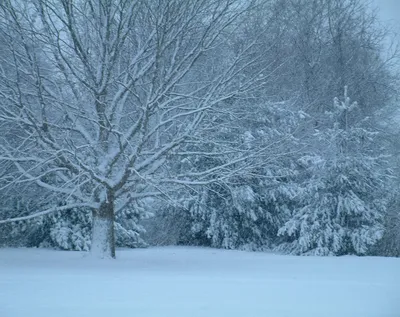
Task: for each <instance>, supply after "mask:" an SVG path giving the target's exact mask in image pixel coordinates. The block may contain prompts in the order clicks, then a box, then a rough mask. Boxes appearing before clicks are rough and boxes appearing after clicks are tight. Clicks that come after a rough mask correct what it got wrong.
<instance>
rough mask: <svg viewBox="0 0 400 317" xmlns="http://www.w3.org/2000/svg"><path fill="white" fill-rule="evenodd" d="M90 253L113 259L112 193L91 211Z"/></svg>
mask: <svg viewBox="0 0 400 317" xmlns="http://www.w3.org/2000/svg"><path fill="white" fill-rule="evenodd" d="M91 253H92V254H93V255H94V256H96V257H101V258H107V257H108V258H110V257H111V258H113V259H115V233H114V195H113V194H112V193H110V192H109V193H107V201H105V202H103V203H102V204H101V205H100V208H99V209H98V210H94V211H93V219H92V246H91Z"/></svg>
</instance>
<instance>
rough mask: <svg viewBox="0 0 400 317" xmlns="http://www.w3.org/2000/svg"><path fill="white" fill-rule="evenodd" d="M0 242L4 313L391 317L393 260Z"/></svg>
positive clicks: (396, 299) (396, 266) (399, 307)
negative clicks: (0, 245) (107, 250)
mask: <svg viewBox="0 0 400 317" xmlns="http://www.w3.org/2000/svg"><path fill="white" fill-rule="evenodd" d="M117 256H118V259H117V260H115V261H113V260H96V259H93V258H91V257H87V256H84V254H83V253H79V252H61V251H51V250H40V249H0V316H1V317H22V316H24V317H28V316H29V317H36V316H37V317H47V316H49V317H50V316H51V317H63V316H73V317H81V316H82V317H83V316H90V317H102V316H107V317H118V316H123V317H128V316H136V317H150V316H152V317H153V316H157V317H168V316H171V317H213V316H215V317H225V316H226V317H236V316H240V317H291V316H293V317H312V316H315V317H330V316H338V317H339V316H340V317H372V316H374V317H385V316H387V317H389V316H393V317H398V316H400V259H394V258H373V257H350V256H347V257H293V256H282V255H274V254H268V253H250V252H239V251H221V250H214V249H202V248H178V247H169V248H150V249H142V250H120V251H119V252H118V254H117Z"/></svg>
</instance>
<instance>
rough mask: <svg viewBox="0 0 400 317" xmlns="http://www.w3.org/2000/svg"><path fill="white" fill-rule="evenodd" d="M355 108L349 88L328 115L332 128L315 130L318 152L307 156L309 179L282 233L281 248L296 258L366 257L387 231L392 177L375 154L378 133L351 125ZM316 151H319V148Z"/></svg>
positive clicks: (304, 164) (302, 161)
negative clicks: (317, 256) (308, 255)
mask: <svg viewBox="0 0 400 317" xmlns="http://www.w3.org/2000/svg"><path fill="white" fill-rule="evenodd" d="M356 109H357V104H356V103H351V102H350V98H349V97H348V96H347V89H345V94H344V100H343V101H339V100H338V99H335V101H334V111H333V112H331V113H329V114H327V116H328V119H329V121H330V122H331V126H330V127H329V128H328V129H326V130H325V131H316V133H315V135H314V137H315V138H316V140H317V143H318V144H320V148H319V150H318V152H317V153H315V154H313V155H310V156H307V157H303V158H302V159H301V160H300V163H302V164H303V167H304V172H305V174H306V176H307V177H306V178H305V179H306V180H305V182H304V184H303V186H302V190H301V192H300V193H299V195H298V198H297V200H298V202H297V207H296V208H294V209H293V211H292V216H291V218H290V220H288V221H287V222H286V223H285V224H284V225H283V226H282V227H281V228H280V229H279V235H280V236H282V237H285V238H286V239H287V242H286V243H284V244H283V245H281V246H280V247H279V248H280V249H283V250H285V251H289V252H291V253H294V254H314V255H341V254H359V255H362V254H367V253H368V250H369V248H370V247H371V246H373V245H374V244H376V243H377V241H379V239H380V238H381V237H382V234H383V232H384V226H383V219H384V215H385V212H386V204H387V200H388V197H387V195H385V186H386V184H387V180H388V179H389V173H388V171H387V170H386V169H385V164H386V161H385V158H384V157H383V156H382V155H376V154H375V152H374V144H373V143H374V139H375V137H376V133H375V132H373V131H370V130H368V129H367V128H364V127H363V126H362V123H359V124H358V125H349V122H348V120H347V118H348V115H349V113H350V112H351V111H356ZM317 149H318V147H317Z"/></svg>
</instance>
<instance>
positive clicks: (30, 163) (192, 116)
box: [0, 0, 264, 257]
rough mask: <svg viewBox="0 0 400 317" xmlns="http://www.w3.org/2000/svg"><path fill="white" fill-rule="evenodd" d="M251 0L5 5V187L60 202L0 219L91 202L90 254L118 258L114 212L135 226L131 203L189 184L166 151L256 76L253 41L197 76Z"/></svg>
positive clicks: (0, 31) (0, 99)
mask: <svg viewBox="0 0 400 317" xmlns="http://www.w3.org/2000/svg"><path fill="white" fill-rule="evenodd" d="M250 5H251V2H243V1H239V0H223V1H221V0H193V1H182V0H170V1H157V0H156V1H147V0H136V1H131V0H99V1H92V0H88V1H79V0H78V1H72V0H38V1H32V2H26V1H14V0H5V1H1V3H0V38H1V39H2V42H4V43H7V44H6V45H4V46H2V54H1V59H2V60H1V64H2V65H4V66H2V67H0V128H1V130H2V131H8V132H5V133H4V135H3V136H2V138H1V139H0V148H1V156H0V166H1V168H3V167H5V166H6V167H7V170H8V173H6V174H4V175H3V176H2V179H1V182H2V183H4V184H5V185H4V186H3V189H5V188H7V187H11V186H18V184H21V183H25V184H29V183H30V184H35V186H38V187H40V188H43V189H44V190H46V191H48V192H49V193H50V194H51V195H52V196H53V197H57V201H62V204H61V205H57V206H55V205H52V204H49V205H47V206H46V208H45V209H44V210H32V211H31V214H29V215H20V216H19V217H16V218H7V215H5V216H4V218H3V220H1V221H0V223H8V222H13V221H23V220H28V219H32V218H35V217H38V216H45V215H48V214H51V213H56V212H68V210H82V211H85V212H86V210H90V211H91V219H92V226H93V229H92V243H91V249H92V251H94V252H96V253H100V254H102V255H106V256H111V257H115V233H114V219H120V218H121V217H122V216H121V215H122V214H120V213H121V212H123V213H125V214H126V213H128V214H129V215H128V214H126V219H129V221H130V222H131V225H133V223H135V221H136V220H137V219H139V218H140V217H141V216H140V214H138V213H137V212H138V211H137V209H135V208H130V206H131V205H132V204H133V203H134V202H135V201H136V200H138V199H143V198H145V197H148V196H157V195H164V196H167V195H168V189H165V188H163V185H164V184H175V185H179V184H187V183H190V182H193V181H194V180H195V179H196V178H197V177H198V175H199V174H190V173H182V174H174V173H170V172H173V170H171V169H170V168H169V167H168V163H169V157H170V155H171V154H173V153H175V152H178V151H181V152H182V151H185V147H184V146H183V145H185V144H188V143H192V144H195V143H196V142H198V138H197V135H198V129H199V127H200V126H201V123H202V122H203V120H204V118H205V116H206V115H207V114H208V112H210V111H212V110H213V109H214V108H215V106H216V105H218V104H220V103H221V102H223V101H224V100H227V99H229V98H231V97H232V96H240V95H241V94H243V93H245V92H246V91H247V90H249V89H250V88H252V87H256V86H258V83H259V82H261V83H262V82H264V79H263V75H260V76H258V75H255V76H253V77H244V76H240V73H241V71H242V70H243V69H245V68H246V67H247V65H253V66H254V65H255V63H257V59H258V58H259V56H253V57H252V56H250V57H249V56H248V52H249V51H250V52H251V49H252V47H253V46H254V43H250V44H249V45H247V46H246V47H244V48H243V49H241V50H238V51H237V52H235V54H231V55H229V56H227V57H226V59H225V60H224V61H223V62H222V63H219V64H215V65H213V67H208V68H207V72H202V69H205V68H206V66H207V64H206V62H207V60H204V59H203V57H204V56H205V54H206V53H207V54H210V52H212V51H214V50H218V47H219V46H220V45H222V43H223V42H224V41H223V39H224V38H223V35H224V33H225V32H226V31H228V30H229V28H230V27H232V28H233V27H237V26H238V24H237V23H238V21H239V18H240V17H241V15H242V14H243V13H244V12H246V11H247V10H249V6H250ZM235 23H236V24H235ZM3 40H4V41H3ZM260 73H262V69H260ZM181 154H182V153H181ZM188 155H189V153H188ZM10 164H11V165H12V168H9V166H10ZM221 171H222V172H223V171H224V170H222V169H221ZM202 175H203V176H204V175H206V176H207V175H210V173H206V172H204V171H203V172H202ZM206 178H207V177H206ZM202 181H203V182H206V181H207V180H206V179H205V178H204V177H203V180H202ZM171 187H173V186H171ZM129 210H131V211H132V212H133V213H130V212H129ZM2 217H3V215H2ZM126 221H128V220H124V222H126ZM124 234H125V238H126V237H128V236H129V235H130V234H129V233H124Z"/></svg>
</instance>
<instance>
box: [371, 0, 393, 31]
mask: <svg viewBox="0 0 400 317" xmlns="http://www.w3.org/2000/svg"><path fill="white" fill-rule="evenodd" d="M372 4H373V5H374V6H375V7H377V8H378V9H379V14H380V16H381V19H382V21H383V22H389V23H390V24H391V25H392V26H393V27H394V28H396V29H397V31H398V32H400V0H373V1H372Z"/></svg>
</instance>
